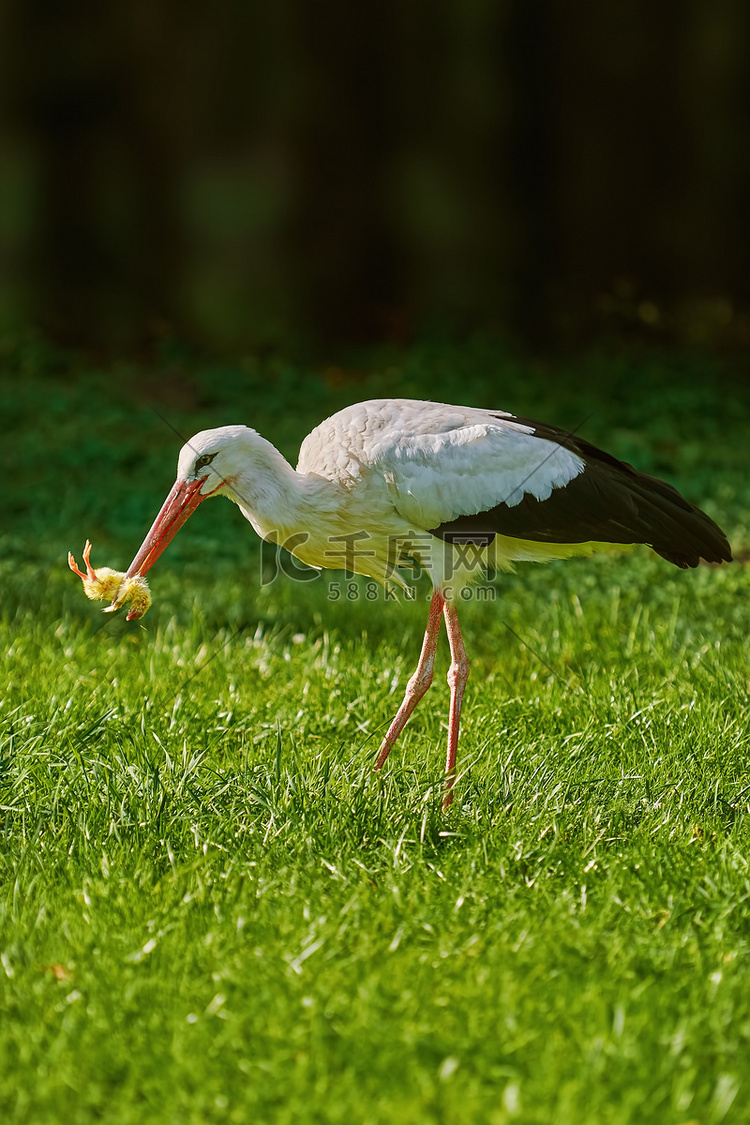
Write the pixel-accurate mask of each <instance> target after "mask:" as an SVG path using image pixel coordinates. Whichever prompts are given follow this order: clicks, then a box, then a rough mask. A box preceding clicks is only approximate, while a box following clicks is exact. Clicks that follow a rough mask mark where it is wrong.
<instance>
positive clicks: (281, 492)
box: [220, 433, 341, 542]
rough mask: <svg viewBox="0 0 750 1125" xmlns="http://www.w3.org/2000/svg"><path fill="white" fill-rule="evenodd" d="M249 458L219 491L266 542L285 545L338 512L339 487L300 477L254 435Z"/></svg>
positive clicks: (284, 460) (315, 477)
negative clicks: (234, 505)
mask: <svg viewBox="0 0 750 1125" xmlns="http://www.w3.org/2000/svg"><path fill="white" fill-rule="evenodd" d="M248 453H249V454H250V456H248V457H246V458H245V460H244V463H243V464H242V465H241V467H240V468H238V470H237V472H236V473H234V474H232V475H231V476H228V477H227V478H226V479H227V483H226V485H225V486H224V487H223V488H222V489H220V492H222V493H223V494H224V495H226V496H228V497H229V499H230V500H233V501H234V503H235V504H237V506H238V507H239V509H240V511H241V512H242V514H243V515H244V517H245V519H247V520H248V521H249V522H250V523H251V524H252V526H253V527H254V528H255V530H256V531H257V533H258V534H259V535H260V536H262V537H263V538H264V539H271V540H274V541H277V542H283V541H284V539H286V538H287V537H288V536H289V535H290V534H293V533H295V532H297V531H300V530H306V529H309V528H310V527H311V526H314V523H315V520H318V521H319V520H320V519H321V518H322V517H324V516H325V513H326V511H328V510H330V511H335V508H336V501H337V496H338V495H339V494H340V491H341V489H340V486H339V485H337V484H335V483H334V482H333V481H329V480H325V479H324V478H322V477H317V476H312V475H309V476H308V475H305V474H302V473H298V472H297V471H296V470H295V469H293V468H292V466H291V465H290V464H289V462H288V461H287V460H286V458H285V457H283V456H282V454H281V453H279V451H278V449H276V447H275V446H273V445H272V444H271V442H270V441H266V439H265V438H263V437H261V436H260V434H257V433H253V441H252V449H251V450H248Z"/></svg>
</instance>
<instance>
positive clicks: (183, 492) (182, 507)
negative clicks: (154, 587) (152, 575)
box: [125, 477, 208, 578]
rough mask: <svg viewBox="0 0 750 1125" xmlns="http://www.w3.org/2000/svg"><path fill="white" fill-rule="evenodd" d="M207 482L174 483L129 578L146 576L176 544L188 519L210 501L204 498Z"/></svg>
mask: <svg viewBox="0 0 750 1125" xmlns="http://www.w3.org/2000/svg"><path fill="white" fill-rule="evenodd" d="M205 479H206V478H205V477H201V479H200V480H191V481H185V480H177V481H175V482H174V484H173V485H172V489H171V491H170V493H169V496H168V497H167V498H166V500H165V501H164V503H163V504H162V507H161V511H160V512H159V514H158V516H157V517H156V519H155V520H154V522H153V524H152V526H151V530H150V531H149V533H148V535H147V536H146V538H145V539H144V540H143V543H142V544H141V547H140V550H139V551H138V554H137V555H136V556H135V558H134V559H133V561H132V563H131V564H130V566H129V567H128V569H127V573H126V575H125V577H126V578H132V577H133V576H134V575H136V574H146V573H147V572H148V571H149V570H150V569H151V567H152V566H153V565H154V563H155V562H156V560H157V559H158V557H159V555H160V554H161V553H162V551H163V550H164V548H165V547H166V546H167V544H168V543H171V542H172V540H173V539H174V537H175V535H176V534H177V532H178V531H179V530H180V528H181V527H182V525H183V524H184V523H185V521H186V520H187V518H188V516H190V515H192V514H193V512H194V511H195V509H196V508H197V507H198V505H199V504H200V502H201V500H205V499H206V495H208V494H206V495H202V494H201V491H200V489H201V485H202V484H203V482H204V480H205Z"/></svg>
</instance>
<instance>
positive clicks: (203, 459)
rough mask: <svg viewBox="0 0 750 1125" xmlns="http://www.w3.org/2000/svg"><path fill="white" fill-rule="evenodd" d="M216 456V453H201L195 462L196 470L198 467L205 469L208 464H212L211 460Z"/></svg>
mask: <svg viewBox="0 0 750 1125" xmlns="http://www.w3.org/2000/svg"><path fill="white" fill-rule="evenodd" d="M215 456H216V454H215V453H203V454H201V456H200V457H199V458H198V460H197V461H196V462H195V468H196V470H197V469H205V467H206V465H210V464H211V462H212V461H213V459H214V457H215Z"/></svg>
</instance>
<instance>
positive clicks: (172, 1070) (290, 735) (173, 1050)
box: [0, 342, 750, 1125]
mask: <svg viewBox="0 0 750 1125" xmlns="http://www.w3.org/2000/svg"><path fill="white" fill-rule="evenodd" d="M53 360H54V357H50V356H49V355H47V354H46V353H44V352H43V351H41V352H39V353H37V352H34V351H33V349H30V348H27V349H26V350H25V351H23V352H22V353H20V354H19V355H17V356H11V357H9V359H8V375H7V376H6V378H5V379H4V381H3V384H2V387H1V388H0V390H2V394H3V399H4V401H3V403H2V404H1V405H2V409H3V414H2V416H3V418H4V419H5V421H6V422H7V426H8V430H7V435H6V437H5V438H4V442H5V473H4V481H5V483H4V495H3V500H2V504H3V538H2V542H1V543H0V545H1V546H2V548H3V550H2V557H1V558H0V574H1V576H2V583H3V585H2V590H3V593H2V625H1V635H0V644H1V645H2V651H3V652H4V654H5V659H4V661H3V664H2V671H0V676H2V688H1V689H0V690H1V694H2V703H1V704H0V730H1V731H2V735H1V737H2V743H1V745H0V815H1V816H2V820H1V821H0V834H1V836H2V852H1V855H0V864H1V867H0V870H2V895H1V897H0V954H1V960H2V965H1V968H0V1120H2V1121H9V1122H10V1121H12V1122H14V1123H15V1122H25V1123H26V1122H28V1123H29V1125H37V1123H40V1122H65V1123H66V1125H73V1123H78V1122H81V1123H83V1122H86V1123H88V1122H94V1121H106V1122H117V1123H118V1125H119V1123H124V1125H127V1123H130V1122H133V1123H141V1122H158V1123H170V1122H175V1123H183V1122H195V1123H202V1122H211V1121H217V1122H218V1121H235V1122H274V1123H275V1122H289V1123H293V1122H301V1121H305V1122H306V1121H321V1122H329V1121H330V1122H341V1123H346V1125H351V1123H355V1122H356V1123H360V1122H361V1123H367V1125H369V1123H373V1125H375V1123H377V1125H380V1123H383V1125H386V1123H394V1122H395V1123H400V1122H414V1123H424V1122H436V1123H437V1122H450V1123H456V1125H465V1123H467V1122H481V1123H485V1122H488V1123H501V1122H506V1121H518V1122H535V1123H539V1125H547V1123H555V1125H558V1123H559V1125H567V1123H570V1125H587V1123H591V1125H601V1123H603V1122H606V1123H610V1122H611V1123H616V1125H619V1123H622V1122H632V1123H634V1125H635V1123H642V1122H654V1123H659V1125H678V1123H688V1122H690V1123H692V1122H695V1123H698V1122H700V1123H701V1125H703V1123H706V1125H714V1123H718V1122H744V1121H750V1078H749V1077H748V1075H750V871H749V870H748V863H749V859H748V857H749V856H750V820H749V818H748V813H749V812H750V771H748V755H749V753H750V734H749V729H750V726H749V724H750V700H749V697H748V686H749V678H748V677H749V672H748V660H747V636H748V632H750V610H749V609H748V600H747V590H748V582H747V569H746V567H744V566H742V565H737V564H735V565H733V566H730V567H723V568H720V569H709V568H705V567H704V568H700V569H698V570H697V571H694V572H689V573H683V572H680V571H678V570H677V569H676V568H673V567H670V566H669V565H668V564H667V563H666V562H663V561H662V560H661V559H658V558H656V557H655V556H653V555H652V554H651V553H650V552H648V551H647V550H646V549H642V550H640V551H637V552H635V553H634V554H633V555H632V556H627V557H618V556H616V555H612V556H609V555H604V556H599V557H597V558H594V559H592V560H587V561H573V562H568V563H559V564H558V563H555V564H551V565H549V566H547V567H540V568H534V567H531V566H527V567H521V568H519V570H518V572H517V573H516V574H514V575H511V576H501V577H499V578H498V579H497V580H496V581H495V582H493V583H492V584H491V586H490V587H488V589H489V593H488V594H487V595H486V598H487V600H474V601H471V602H468V603H467V604H466V605H465V606H464V607H463V608H462V621H463V624H464V634H465V637H466V641H467V647H468V649H469V654H470V656H471V657H472V661H473V663H472V676H471V679H470V681H469V689H468V693H467V701H466V707H465V718H464V726H463V731H462V741H461V747H460V755H461V757H460V763H459V765H460V768H461V770H462V776H461V778H460V780H459V783H458V788H457V798H456V803H455V805H454V808H453V810H452V811H451V812H450V814H448V815H444V814H442V813H441V811H440V797H441V790H440V785H441V771H442V767H443V755H444V746H443V743H444V738H445V726H446V716H447V694H448V693H447V687H446V685H445V681H444V672H445V670H446V669H447V656H446V653H445V652H444V651H442V650H441V664H440V669H439V671H440V674H439V676H438V677H437V678H436V682H435V686H434V687H433V689H432V691H431V693H430V695H429V696H428V697H427V700H425V702H424V703H423V704H422V706H421V709H420V710H419V711H418V712H417V714H416V716H415V718H414V720H413V721H412V723H411V724H410V726H409V727H408V728H407V731H406V733H405V735H404V737H403V739H402V741H401V743H400V744H399V747H398V748H397V750H396V751H394V753H393V755H392V756H391V759H389V762H388V768H387V770H386V771H384V775H383V776H382V777H377V776H375V775H374V774H373V773H372V769H371V766H372V761H373V757H374V753H375V751H376V749H377V745H378V741H379V736H380V735H382V732H383V730H384V728H385V726H386V725H387V723H388V721H389V719H390V718H391V717H392V715H393V713H394V711H395V708H396V707H397V705H398V702H399V701H400V698H401V693H402V691H403V687H404V684H405V681H406V679H407V678H408V676H409V674H410V673H411V671H412V669H413V666H414V663H415V661H416V656H417V653H418V650H419V645H420V641H421V636H422V632H423V629H424V621H425V616H426V608H427V600H426V598H427V595H428V592H429V591H428V589H427V587H426V586H425V585H424V583H423V582H421V583H419V584H418V585H417V598H416V600H415V601H414V602H406V603H403V602H402V603H400V604H391V603H385V602H384V601H383V599H382V597H381V598H380V599H379V600H378V601H376V602H371V601H369V600H368V598H367V597H366V593H367V591H366V590H365V588H364V586H363V585H356V584H355V585H353V586H352V587H351V588H350V587H348V586H347V584H346V583H345V582H344V581H343V580H342V576H341V575H340V574H333V573H331V574H329V575H325V576H321V577H320V578H318V579H316V580H314V581H312V582H306V583H299V582H293V581H291V580H290V579H289V578H287V577H284V576H283V575H280V576H278V577H277V578H276V580H275V581H272V582H267V583H266V584H265V585H263V584H261V556H260V552H259V549H258V545H257V540H256V539H255V537H254V534H253V532H252V530H251V529H250V527H249V526H247V525H246V524H245V523H244V521H243V520H242V518H241V516H240V515H239V513H238V512H237V511H236V510H234V509H233V508H231V507H230V505H229V504H227V503H226V502H223V501H222V502H221V503H216V504H213V505H204V506H203V507H202V508H201V510H200V511H199V512H198V513H197V514H196V516H195V517H194V518H193V520H192V521H191V522H190V523H189V524H188V525H187V526H186V527H185V528H184V529H183V531H181V532H180V535H179V536H178V538H177V539H176V540H175V542H174V543H173V544H172V545H171V546H170V548H169V549H168V551H167V552H166V553H165V555H164V556H163V558H162V560H161V561H160V562H159V563H158V564H157V566H156V568H155V569H154V571H153V572H152V592H153V595H154V605H153V607H152V609H151V610H150V611H149V614H148V616H147V617H146V618H144V620H143V621H142V622H141V623H137V622H132V623H127V622H126V621H125V620H124V616H122V615H120V616H118V617H102V614H101V612H100V607H99V606H97V605H96V604H94V603H91V602H88V601H86V599H85V598H84V597H83V594H82V591H81V588H80V583H79V582H78V581H77V579H75V578H74V576H73V575H71V574H70V572H69V571H68V570H67V567H66V565H65V553H66V552H67V550H68V549H73V550H74V551H76V552H77V553H79V554H80V550H81V547H82V545H83V541H84V540H85V538H86V537H87V536H88V537H90V538H91V539H92V541H93V543H94V556H93V557H94V562H97V561H98V562H100V563H106V564H109V565H112V566H116V567H121V568H122V567H124V566H125V565H127V563H128V562H129V561H130V558H131V557H132V555H133V554H134V552H135V549H136V548H137V547H138V545H139V544H140V541H141V538H142V536H143V533H144V532H145V530H146V529H147V528H148V526H149V524H150V522H151V519H152V517H153V515H154V514H155V512H156V509H157V507H158V505H159V504H160V503H161V500H162V499H163V496H164V495H165V494H166V491H167V488H168V487H169V485H170V484H171V481H172V479H173V474H174V465H175V461H176V453H177V450H178V448H179V444H180V441H179V439H178V438H177V437H175V435H174V434H172V433H171V431H170V430H169V429H168V428H167V427H166V426H165V424H164V421H163V420H162V418H161V417H159V416H157V414H156V413H155V412H154V410H157V411H158V412H159V414H160V415H163V416H164V418H166V419H167V421H168V422H169V423H170V424H171V425H173V426H174V427H175V428H176V429H177V430H179V431H180V433H183V434H184V435H185V436H189V434H190V433H191V432H193V431H194V430H197V429H200V428H202V427H203V426H206V425H219V424H222V423H224V422H231V421H246V422H248V423H250V424H256V425H257V426H258V428H260V429H261V430H262V432H264V433H265V435H266V436H268V437H269V438H271V439H272V440H276V441H277V443H278V444H279V445H280V446H281V447H282V448H283V450H284V452H285V453H287V454H288V455H289V456H290V457H293V455H294V452H295V444H296V442H298V440H299V438H300V437H301V436H302V435H303V434H304V433H305V432H306V430H307V429H308V428H309V427H310V426H311V425H312V424H313V423H314V422H315V421H317V420H319V419H320V418H322V417H324V416H325V415H326V414H327V413H330V411H331V410H333V409H336V408H338V407H339V406H341V405H343V404H344V403H346V402H348V401H354V400H356V399H358V398H363V397H369V396H372V395H379V394H407V395H416V396H422V397H431V398H443V399H448V400H454V401H456V400H461V401H466V402H477V403H481V404H484V405H496V406H500V407H504V408H507V409H511V410H513V409H517V410H518V411H519V412H520V413H524V414H527V415H531V416H532V417H533V416H538V417H541V418H544V419H546V420H548V421H553V422H559V423H561V424H564V425H570V426H571V427H572V426H575V425H577V424H578V423H580V422H581V421H582V419H583V418H584V417H586V416H587V415H588V414H589V413H590V412H591V411H592V410H594V411H596V413H595V414H594V415H592V417H591V419H590V420H589V421H588V422H587V423H586V425H585V427H584V432H585V434H586V436H588V437H589V438H590V439H591V440H595V441H598V442H600V443H603V444H606V445H607V447H608V448H610V449H611V450H612V451H613V452H615V453H617V454H619V455H621V456H624V457H626V458H627V459H630V460H633V461H634V462H636V463H637V464H638V465H639V467H641V468H644V469H646V470H647V471H650V472H656V473H658V474H661V475H665V476H668V477H669V478H670V479H671V480H672V481H674V483H676V484H677V485H678V486H679V487H680V488H682V489H683V490H684V491H686V492H687V493H688V495H690V497H691V498H693V499H695V500H697V501H700V502H701V503H704V504H705V505H706V507H707V508H708V510H709V511H710V513H711V514H712V515H713V516H714V517H715V518H717V519H719V520H720V522H722V523H723V525H724V526H725V527H726V529H727V530H728V531H729V532H730V535H731V537H732V538H733V540H734V541H735V546H736V547H740V548H741V547H743V546H744V547H746V546H747V540H746V533H745V531H744V527H745V526H746V522H747V514H748V509H749V508H750V485H748V480H747V471H746V460H747V453H746V446H747V440H746V439H747V432H748V431H747V427H748V410H747V405H746V401H745V400H743V398H742V396H741V394H740V392H739V389H738V388H737V387H735V386H734V385H733V384H732V382H731V379H730V378H729V376H726V378H725V381H724V382H721V380H719V382H718V383H717V385H716V387H715V388H713V389H712V388H711V387H710V385H709V383H708V382H704V383H703V384H702V386H703V389H700V390H697V389H695V388H694V384H693V376H694V375H695V374H696V373H700V374H701V376H703V374H704V373H703V372H702V370H701V365H700V363H699V362H698V361H695V366H694V367H692V368H691V366H690V364H689V363H688V362H687V361H686V360H679V361H677V360H676V361H674V363H673V364H672V365H671V366H670V362H669V360H668V359H666V358H662V359H653V358H652V359H648V360H646V359H643V360H637V361H636V360H630V361H627V362H626V361H623V360H612V359H598V360H595V359H592V360H590V361H588V364H587V365H586V367H585V368H584V370H583V371H582V372H581V374H580V376H579V377H577V379H576V380H574V379H573V378H572V375H571V372H570V371H569V370H563V369H562V368H561V370H560V372H559V378H557V379H555V378H553V377H552V375H553V374H554V372H553V373H550V372H549V371H547V372H540V371H534V370H533V369H524V368H523V367H522V366H521V365H519V364H518V363H512V362H511V361H510V360H508V359H507V357H506V356H504V354H503V353H502V352H501V351H500V350H499V349H497V348H496V346H494V345H491V344H489V343H487V342H485V343H475V344H473V345H472V346H471V347H467V348H461V349H459V348H452V349H449V348H443V349H438V348H434V349H428V348H423V349H414V350H413V351H412V352H411V353H407V354H406V355H405V356H400V357H399V356H389V357H371V361H370V363H371V367H372V370H373V372H374V374H373V376H372V379H371V380H370V381H369V382H366V381H365V378H364V370H365V366H366V364H365V363H364V361H363V364H362V367H361V369H357V370H352V371H346V370H345V371H339V370H337V371H335V372H330V371H329V372H327V373H323V374H322V375H321V374H316V373H312V374H309V375H308V376H307V377H305V375H304V373H300V372H298V371H296V370H295V369H293V368H291V367H289V368H288V367H286V366H284V365H282V364H278V363H275V362H274V363H271V362H269V363H267V364H257V363H255V364H254V363H252V362H246V363H245V364H244V365H241V364H238V365H237V366H236V367H234V368H231V367H227V369H226V370H218V371H216V370H214V371H205V370H202V369H201V368H200V367H198V366H196V367H194V368H190V369H189V371H188V372H187V373H185V370H184V366H183V367H182V368H178V366H177V365H176V364H173V367H174V368H175V370H172V371H170V370H169V369H167V368H165V370H160V371H155V372H151V373H144V372H138V371H134V370H130V369H126V368H123V369H122V370H116V371H112V370H108V371H106V372H103V373H96V372H95V371H92V370H91V369H85V370H84V369H81V370H75V371H74V372H73V373H72V374H71V373H70V371H66V370H64V369H63V370H55V366H54V362H53ZM14 365H15V366H14ZM17 375H22V376H23V379H20V378H18V379H17V378H16V376H17ZM718 435H720V437H719V436H718ZM264 574H265V577H266V579H268V578H269V577H270V575H269V572H268V566H267V560H266V570H265V571H264ZM331 582H339V583H341V585H340V588H339V589H338V591H337V589H336V587H331V585H330V583H331ZM337 593H338V594H340V596H337ZM493 599H494V600H493Z"/></svg>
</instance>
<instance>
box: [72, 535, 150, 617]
mask: <svg viewBox="0 0 750 1125" xmlns="http://www.w3.org/2000/svg"><path fill="white" fill-rule="evenodd" d="M90 558H91V544H90V542H89V541H88V539H87V540H86V546H85V547H84V548H83V561H84V563H85V565H86V570H85V571H83V570H79V569H78V567H77V566H76V561H75V559H74V558H73V555H72V554H71V553H70V552H68V566H69V567H70V569H71V570H72V571H73V573H74V574H77V575H78V577H79V578H80V579H82V580H83V592H84V593H85V595H86V597H87V598H91V600H92V601H95V602H100V601H108V600H109V601H111V602H112V604H111V605H108V606H105V608H104V612H105V613H113V612H114V611H115V610H116V609H120V608H121V606H123V605H125V604H126V603H127V602H130V610H129V611H128V617H127V619H128V621H132V620H133V619H134V618H137V617H143V615H144V613H145V612H146V610H147V609H148V607H149V606H150V605H151V592H150V590H149V588H148V582H147V581H146V579H145V578H143V577H142V576H141V575H140V574H136V575H134V576H133V577H132V578H128V577H127V576H126V575H125V573H124V572H123V571H121V570H111V569H110V567H108V566H101V567H99V570H98V571H97V570H94V568H93V566H92V565H91V562H90Z"/></svg>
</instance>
